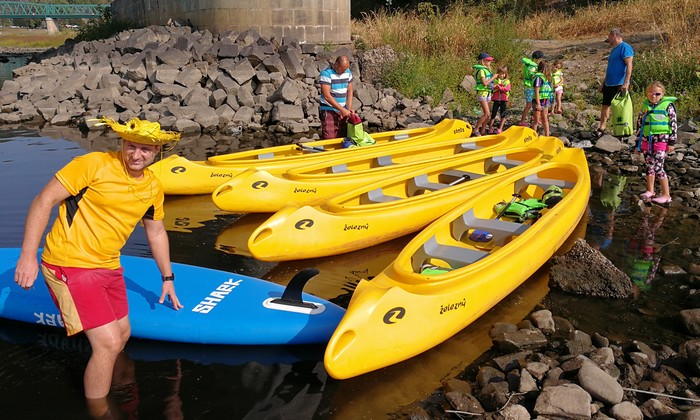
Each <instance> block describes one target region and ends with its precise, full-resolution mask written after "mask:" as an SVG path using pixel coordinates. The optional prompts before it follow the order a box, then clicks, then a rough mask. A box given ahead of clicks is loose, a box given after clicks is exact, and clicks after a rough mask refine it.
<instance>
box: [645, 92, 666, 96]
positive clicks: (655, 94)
mask: <svg viewBox="0 0 700 420" xmlns="http://www.w3.org/2000/svg"><path fill="white" fill-rule="evenodd" d="M647 95H651V96H661V95H663V94H662V93H659V92H654V93H651V92H650V93H647Z"/></svg>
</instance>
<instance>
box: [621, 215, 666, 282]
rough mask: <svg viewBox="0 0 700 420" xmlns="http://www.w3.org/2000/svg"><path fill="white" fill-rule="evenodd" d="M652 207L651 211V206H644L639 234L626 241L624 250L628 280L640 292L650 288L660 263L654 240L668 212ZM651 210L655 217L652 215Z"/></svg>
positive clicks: (657, 248)
mask: <svg viewBox="0 0 700 420" xmlns="http://www.w3.org/2000/svg"><path fill="white" fill-rule="evenodd" d="M654 207H656V209H652V207H651V206H645V207H644V208H643V209H642V212H641V223H640V225H639V231H638V232H639V233H638V235H637V236H636V237H633V238H630V239H629V240H628V241H627V248H626V250H627V252H628V256H627V259H628V264H629V266H628V267H627V270H628V271H629V276H630V279H632V281H633V282H634V284H635V285H636V286H637V288H638V289H639V291H642V292H644V291H647V290H649V289H650V288H651V282H652V280H654V276H655V275H656V271H657V270H658V268H659V263H660V262H661V257H660V256H659V255H658V253H657V251H658V250H659V247H660V245H658V244H656V240H655V238H656V232H657V231H658V229H659V228H660V227H661V225H662V223H663V222H664V219H665V218H666V212H667V211H668V210H667V209H666V208H665V207H658V206H654ZM652 210H654V211H655V213H656V215H652ZM650 219H651V220H650Z"/></svg>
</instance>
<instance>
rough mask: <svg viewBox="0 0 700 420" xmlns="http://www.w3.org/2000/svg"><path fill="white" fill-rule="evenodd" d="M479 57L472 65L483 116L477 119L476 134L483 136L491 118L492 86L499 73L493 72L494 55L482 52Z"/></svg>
mask: <svg viewBox="0 0 700 420" xmlns="http://www.w3.org/2000/svg"><path fill="white" fill-rule="evenodd" d="M477 59H478V62H477V64H474V65H473V66H472V67H473V68H474V80H475V81H476V87H475V88H474V89H475V90H476V99H477V100H478V101H479V106H480V107H481V117H479V119H478V120H477V121H476V126H475V127H474V135H475V136H481V135H483V134H486V130H487V128H488V122H489V120H490V119H491V110H490V109H489V102H490V101H491V92H493V88H492V87H491V86H492V84H493V81H494V80H495V79H496V77H498V75H496V74H493V73H492V72H491V62H492V61H493V57H491V56H490V55H489V54H487V53H485V52H482V53H481V54H479V57H478V58H477Z"/></svg>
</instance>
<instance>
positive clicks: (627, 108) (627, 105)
mask: <svg viewBox="0 0 700 420" xmlns="http://www.w3.org/2000/svg"><path fill="white" fill-rule="evenodd" d="M610 110H611V113H612V123H613V135H614V136H618V137H619V136H631V135H632V133H633V132H634V130H633V126H634V115H633V109H632V96H631V95H630V93H629V92H625V94H624V95H623V94H622V93H619V92H618V94H617V95H615V97H614V98H613V100H612V102H611V103H610Z"/></svg>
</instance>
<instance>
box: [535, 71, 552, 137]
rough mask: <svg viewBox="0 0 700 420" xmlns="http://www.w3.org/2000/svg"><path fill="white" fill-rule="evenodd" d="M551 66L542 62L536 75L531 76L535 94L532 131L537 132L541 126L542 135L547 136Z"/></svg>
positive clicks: (550, 93)
mask: <svg viewBox="0 0 700 420" xmlns="http://www.w3.org/2000/svg"><path fill="white" fill-rule="evenodd" d="M551 79H552V66H551V64H549V63H548V62H546V61H544V60H542V61H540V64H538V65H537V73H535V75H534V76H532V86H533V87H534V89H535V93H534V95H533V98H532V129H533V130H535V131H537V127H538V126H539V125H540V124H542V128H543V129H544V135H545V136H549V118H547V114H548V113H549V109H548V108H549V104H550V98H551V95H552V84H551V83H550V80H551Z"/></svg>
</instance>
